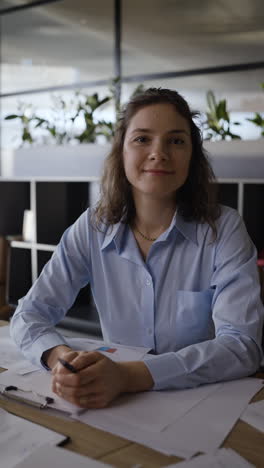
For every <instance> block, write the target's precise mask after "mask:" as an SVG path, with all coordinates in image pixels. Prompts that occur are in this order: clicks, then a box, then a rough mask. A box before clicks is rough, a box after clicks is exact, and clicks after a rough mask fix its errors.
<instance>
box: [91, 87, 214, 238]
mask: <svg viewBox="0 0 264 468" xmlns="http://www.w3.org/2000/svg"><path fill="white" fill-rule="evenodd" d="M153 104H172V105H173V106H174V107H175V109H176V111H177V112H178V113H179V114H180V115H181V116H182V117H184V118H185V119H186V120H187V121H188V123H189V126H190V131H191V140H192V157H191V162H190V168H189V174H188V177H187V179H186V181H185V183H184V184H183V185H182V186H181V187H180V188H179V189H178V190H177V207H178V211H179V212H180V214H181V215H182V217H183V218H184V219H185V220H186V221H197V222H201V223H204V222H207V223H208V224H209V225H210V226H211V228H212V230H213V233H214V237H216V235H217V230H216V223H215V221H216V219H217V218H218V217H219V215H220V206H219V205H218V204H217V203H216V196H215V195H216V193H215V187H216V184H213V182H215V176H214V173H213V170H212V168H211V165H210V163H209V161H208V158H207V153H206V151H205V150H204V148H203V141H202V136H201V132H200V130H199V128H198V126H197V125H196V124H195V123H194V121H193V119H194V118H196V117H198V116H199V115H200V114H199V112H197V111H192V110H191V109H190V107H189V105H188V103H187V102H186V101H185V99H184V98H183V97H182V96H181V95H180V94H179V93H178V92H177V91H173V90H170V89H165V88H149V89H147V90H146V91H143V92H141V93H140V94H137V95H136V96H134V97H133V98H132V99H131V100H130V101H129V103H128V104H127V105H126V107H125V108H124V109H123V111H122V112H121V113H120V117H119V119H118V123H117V128H116V131H115V135H114V139H113V144H112V150H111V152H110V153H109V155H108V156H107V158H106V160H105V164H104V168H103V175H102V178H101V185H100V197H99V201H98V203H97V205H96V207H95V209H94V213H93V219H94V221H95V225H96V227H97V228H99V226H100V225H101V223H103V224H106V225H113V224H115V223H117V222H119V221H121V220H122V222H124V223H131V222H132V220H133V218H134V216H135V205H134V200H133V196H132V190H131V186H130V183H129V182H128V180H127V178H126V175H125V171H124V164H123V145H124V139H125V134H126V131H127V128H128V126H129V124H130V121H131V119H132V118H133V117H134V115H135V114H136V113H137V112H138V111H139V110H140V109H142V108H143V107H146V106H151V105H153Z"/></svg>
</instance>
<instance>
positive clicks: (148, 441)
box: [77, 378, 263, 458]
mask: <svg viewBox="0 0 264 468" xmlns="http://www.w3.org/2000/svg"><path fill="white" fill-rule="evenodd" d="M262 385H263V384H262V380H259V379H253V378H247V379H241V380H237V381H231V382H225V383H222V384H217V385H205V386H203V387H199V388H196V389H191V390H183V391H179V392H178V391H175V393H174V402H175V409H176V411H175V412H174V405H173V402H172V401H171V399H169V400H168V405H169V407H170V411H171V413H172V414H174V416H175V421H174V422H172V423H170V424H169V425H168V426H167V427H165V428H164V429H163V430H161V431H160V432H155V431H153V430H152V431H150V430H149V428H148V430H147V429H145V428H141V427H140V426H138V427H136V426H135V423H134V421H133V418H132V416H131V418H132V419H131V421H132V422H130V416H129V410H128V408H127V407H126V415H127V419H126V421H125V418H124V419H123V421H121V418H117V417H116V414H115V409H116V404H115V405H114V406H113V408H112V407H109V408H104V409H101V410H99V411H98V410H88V411H86V412H84V413H82V414H79V415H78V416H77V418H78V419H79V420H80V421H83V422H85V423H87V424H90V425H92V426H95V427H97V428H99V429H102V430H105V431H108V432H112V433H114V434H116V435H119V436H121V437H126V438H127V439H129V440H133V441H134V442H138V443H141V444H143V445H146V446H148V447H150V448H153V449H155V450H159V451H160V452H163V453H165V454H167V455H176V456H179V457H182V458H190V457H192V456H193V455H195V454H196V453H198V452H204V453H210V452H212V451H214V450H216V449H217V448H219V447H220V445H221V444H222V442H223V441H224V439H225V438H226V437H227V435H228V433H229V432H230V431H231V429H232V427H233V426H234V424H235V423H236V421H237V420H238V419H239V417H240V415H241V413H242V412H243V411H244V409H245V407H246V406H247V404H248V402H249V401H250V400H251V398H252V397H253V396H254V395H255V393H257V392H258V391H259V390H260V389H261V387H262ZM209 388H212V389H213V391H212V392H210V393H209V394H208V393H207V392H208V389H209ZM198 391H201V392H202V391H204V398H203V399H202V398H201V399H200V400H199V401H198V402H197V404H196V405H194V406H192V407H191V408H190V409H189V410H188V411H186V412H185V413H184V414H182V415H180V416H179V413H177V401H178V397H179V398H180V397H181V398H182V401H184V393H185V394H186V395H187V394H188V392H198ZM152 393H154V392H145V393H144V394H142V401H141V404H142V406H144V407H145V410H144V411H145V414H147V411H149V412H151V411H152V412H154V413H155V412H157V411H158V407H159V404H157V402H156V404H155V405H154V404H153V400H152V396H151V395H152ZM155 393H157V394H158V395H160V399H161V401H162V404H166V403H164V400H165V402H166V392H155ZM144 397H145V401H143V398H144ZM132 398H133V397H132V396H131V401H132ZM130 414H131V413H130ZM145 427H146V423H145Z"/></svg>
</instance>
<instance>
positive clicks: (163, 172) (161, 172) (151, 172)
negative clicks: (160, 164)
mask: <svg viewBox="0 0 264 468" xmlns="http://www.w3.org/2000/svg"><path fill="white" fill-rule="evenodd" d="M144 172H147V173H148V174H157V175H170V174H173V172H172V171H164V170H162V169H150V170H146V171H144Z"/></svg>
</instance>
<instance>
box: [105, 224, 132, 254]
mask: <svg viewBox="0 0 264 468" xmlns="http://www.w3.org/2000/svg"><path fill="white" fill-rule="evenodd" d="M125 228H126V224H125V223H123V222H122V220H121V221H119V222H118V223H116V224H113V225H110V226H108V228H107V230H106V233H105V238H104V241H103V243H102V246H101V250H104V249H105V248H106V247H108V245H109V244H111V242H112V241H115V242H116V244H117V247H120V244H121V240H122V237H123V232H124V230H125Z"/></svg>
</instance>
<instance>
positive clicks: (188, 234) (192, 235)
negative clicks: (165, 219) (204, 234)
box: [174, 212, 198, 245]
mask: <svg viewBox="0 0 264 468" xmlns="http://www.w3.org/2000/svg"><path fill="white" fill-rule="evenodd" d="M174 225H175V227H176V228H177V229H178V231H180V233H181V234H182V235H183V236H184V237H185V238H186V239H188V240H190V241H191V242H194V243H195V244H197V245H198V240H197V222H196V221H186V220H185V219H184V218H183V217H182V215H181V214H180V213H179V212H176V213H175V215H174Z"/></svg>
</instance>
